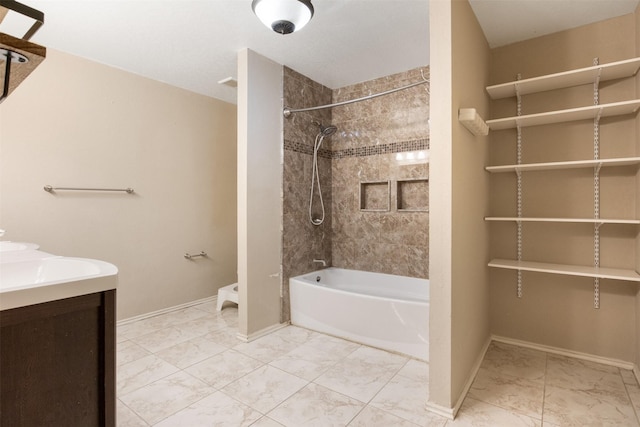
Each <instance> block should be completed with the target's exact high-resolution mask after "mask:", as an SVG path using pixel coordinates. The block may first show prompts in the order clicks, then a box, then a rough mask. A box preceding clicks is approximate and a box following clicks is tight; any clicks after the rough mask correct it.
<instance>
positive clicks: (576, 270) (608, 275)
mask: <svg viewBox="0 0 640 427" xmlns="http://www.w3.org/2000/svg"><path fill="white" fill-rule="evenodd" d="M489 267H495V268H505V269H509V270H518V271H534V272H538V273H551V274H562V275H566V276H580V277H592V278H599V279H612V280H626V281H632V282H640V274H638V273H637V272H636V271H635V270H625V269H620V268H603V267H590V266H582V265H566V264H549V263H544V262H531V261H517V260H510V259H493V260H491V261H490V262H489Z"/></svg>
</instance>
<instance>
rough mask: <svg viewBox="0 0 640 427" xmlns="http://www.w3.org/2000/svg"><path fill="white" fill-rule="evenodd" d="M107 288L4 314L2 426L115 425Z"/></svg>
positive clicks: (111, 296) (0, 328) (111, 297)
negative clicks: (102, 290)
mask: <svg viewBox="0 0 640 427" xmlns="http://www.w3.org/2000/svg"><path fill="white" fill-rule="evenodd" d="M115 299H116V291H115V290H109V291H104V292H98V293H94V294H89V295H82V296H77V297H73V298H66V299H61V300H57V301H50V302H46V303H42V304H34V305H29V306H26V307H19V308H13V309H9V310H4V311H0V426H1V427H21V426H24V427H31V426H52V427H57V426H64V427H75V426H77V427H91V426H105V427H114V426H115V424H116V420H115V399H116V390H115Z"/></svg>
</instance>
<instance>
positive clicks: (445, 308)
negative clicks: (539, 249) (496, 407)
mask: <svg viewBox="0 0 640 427" xmlns="http://www.w3.org/2000/svg"><path fill="white" fill-rule="evenodd" d="M429 8H430V9H429V10H430V25H431V79H432V82H431V105H435V106H437V108H433V109H432V111H431V144H430V145H431V170H430V219H431V221H430V229H429V232H430V249H429V252H430V263H429V271H430V279H431V319H430V325H431V328H430V331H429V333H430V366H431V369H430V372H431V374H430V375H431V378H430V383H429V392H430V395H429V406H430V407H432V408H436V409H437V408H444V409H445V411H446V409H447V408H452V407H454V406H455V405H456V404H458V403H460V401H459V399H460V397H461V393H462V392H463V389H464V386H465V384H466V383H467V382H468V381H469V380H470V376H471V374H473V372H472V370H473V368H474V365H475V363H476V362H477V361H478V359H479V358H480V357H481V356H482V349H483V347H484V345H485V344H486V343H487V341H488V339H489V314H488V313H489V301H488V293H489V290H488V280H487V268H486V263H487V260H488V241H489V236H488V227H487V225H486V224H485V223H484V220H483V218H484V216H485V215H486V214H487V212H488V201H487V200H488V192H489V180H488V177H487V176H486V174H485V172H484V169H483V167H484V165H485V163H486V162H487V145H488V142H487V139H486V138H484V137H476V136H473V135H472V134H471V133H469V132H468V131H467V130H466V129H465V128H463V127H462V126H461V125H460V124H459V123H458V122H457V114H458V109H459V108H465V107H475V108H477V109H478V111H479V113H480V115H483V116H485V117H486V116H487V111H488V102H487V99H486V95H485V91H484V86H485V85H486V83H487V80H488V60H489V49H488V46H487V43H486V41H485V39H484V35H483V33H482V31H481V29H480V27H479V25H478V23H477V21H476V18H475V15H474V14H473V12H472V10H471V7H470V6H469V4H468V2H467V1H466V0H464V1H453V2H443V1H431V2H430V5H429Z"/></svg>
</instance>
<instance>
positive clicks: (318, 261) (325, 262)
mask: <svg viewBox="0 0 640 427" xmlns="http://www.w3.org/2000/svg"><path fill="white" fill-rule="evenodd" d="M313 262H315V263H319V264H322V266H323V267H326V266H327V261H325V260H323V259H314V260H313Z"/></svg>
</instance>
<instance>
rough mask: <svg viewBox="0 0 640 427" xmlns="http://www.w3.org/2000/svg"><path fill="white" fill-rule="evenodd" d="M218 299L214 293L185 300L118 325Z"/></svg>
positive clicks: (125, 320)
mask: <svg viewBox="0 0 640 427" xmlns="http://www.w3.org/2000/svg"><path fill="white" fill-rule="evenodd" d="M217 300H218V296H217V295H214V296H211V297H206V298H202V299H198V300H195V301H190V302H185V303H184V304H178V305H174V306H173V307H167V308H161V309H160V310H156V311H151V312H149V313H144V314H140V315H138V316H134V317H129V318H128V319H123V320H120V321H118V322H117V323H116V326H124V325H127V324H129V323H133V322H137V321H138V320H144V319H148V318H150V317H155V316H159V315H161V314H166V313H171V312H172V311H176V310H181V309H183V308H188V307H192V306H194V305H199V304H204V303H206V302H211V301H213V302H216V301H217Z"/></svg>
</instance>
